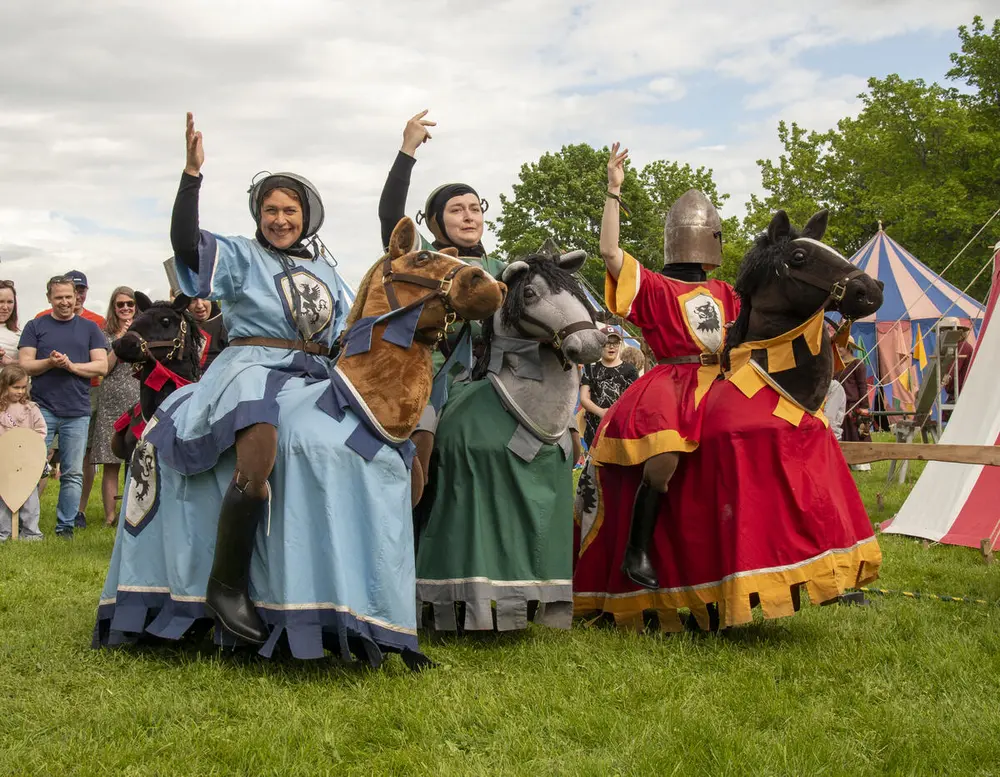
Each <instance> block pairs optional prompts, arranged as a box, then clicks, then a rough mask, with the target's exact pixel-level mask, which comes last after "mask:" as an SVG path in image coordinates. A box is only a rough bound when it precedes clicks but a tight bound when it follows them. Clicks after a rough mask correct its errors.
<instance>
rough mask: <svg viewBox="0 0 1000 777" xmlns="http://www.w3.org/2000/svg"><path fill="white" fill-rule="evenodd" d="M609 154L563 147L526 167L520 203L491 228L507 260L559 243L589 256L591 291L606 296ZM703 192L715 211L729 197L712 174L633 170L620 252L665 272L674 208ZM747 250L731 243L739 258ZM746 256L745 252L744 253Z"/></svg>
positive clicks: (669, 165) (672, 166)
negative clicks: (667, 228) (603, 246)
mask: <svg viewBox="0 0 1000 777" xmlns="http://www.w3.org/2000/svg"><path fill="white" fill-rule="evenodd" d="M609 153H610V151H609V149H608V148H607V147H605V148H602V149H595V148H593V147H592V146H589V145H587V144H585V143H581V144H576V145H569V146H564V147H563V148H562V149H561V150H560V151H558V152H556V153H547V154H544V155H542V157H541V158H540V159H539V160H538V161H537V162H533V163H528V164H524V165H522V166H521V172H520V176H519V181H518V183H516V184H514V186H513V190H514V196H513V197H511V198H508V197H506V196H504V195H501V196H500V204H501V208H502V210H501V213H500V215H499V216H498V217H497V219H496V221H495V222H492V223H491V224H490V228H491V229H492V230H493V231H494V232H495V233H496V235H497V244H498V249H499V251H500V253H502V254H503V255H504V256H507V257H510V258H514V257H517V256H523V255H525V254H527V253H531V252H533V251H535V250H537V249H538V247H539V246H540V245H541V243H542V242H543V241H544V240H545V239H546V238H547V237H552V238H553V239H554V240H555V241H556V243H557V244H558V245H559V246H560V247H562V248H564V249H566V250H570V249H577V248H582V249H584V250H585V251H586V252H587V255H588V261H587V264H586V266H585V267H584V270H583V273H582V274H583V277H584V279H585V280H586V281H587V283H588V284H589V285H590V286H591V288H593V289H595V290H597V291H598V292H600V291H601V290H602V289H603V288H604V263H603V262H602V261H601V258H600V234H601V216H602V214H603V212H604V200H605V192H606V191H607V163H608V155H609ZM692 187H694V188H698V189H701V190H702V191H704V192H705V193H706V194H707V195H708V196H709V197H710V198H711V199H712V200H713V202H715V204H716V206H717V207H719V206H721V205H722V204H723V203H724V202H725V201H726V199H728V197H729V195H728V194H719V192H718V191H717V189H716V186H715V182H714V181H713V180H712V171H711V170H706V169H705V168H697V169H693V168H692V167H691V166H690V165H683V166H682V165H678V164H676V163H674V162H666V161H662V160H658V161H655V162H651V163H650V164H648V165H646V166H645V167H644V168H643V169H642V170H641V171H637V170H636V169H635V167H633V166H631V165H626V168H625V183H624V185H623V186H622V200H623V201H624V202H625V204H626V206H627V207H628V211H629V215H628V216H626V215H625V214H624V213H623V214H622V221H621V245H622V248H623V249H624V250H626V251H628V252H629V253H630V254H632V255H633V256H634V257H635V258H636V259H638V260H639V262H640V263H642V264H643V265H644V266H646V267H648V268H650V269H653V270H658V269H660V268H661V267H662V266H663V221H664V218H665V216H666V212H667V210H669V208H670V205H671V204H672V203H673V201H674V200H676V199H677V197H679V196H680V195H681V194H683V193H684V192H685V191H687V190H688V189H690V188H692ZM723 231H724V235H728V234H729V232H730V231H731V232H732V234H733V235H734V236H738V233H739V231H740V225H739V221H738V219H735V218H732V219H727V220H726V222H724V224H723ZM740 245H743V242H741V241H737V242H734V243H732V245H730V244H728V243H727V247H726V249H725V250H726V252H727V253H733V252H734V251H736V250H739V249H738V246H740ZM740 256H742V251H741V252H740Z"/></svg>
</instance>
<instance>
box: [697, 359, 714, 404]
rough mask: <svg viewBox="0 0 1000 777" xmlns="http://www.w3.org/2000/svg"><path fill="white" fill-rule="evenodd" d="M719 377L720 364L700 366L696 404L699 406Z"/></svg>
mask: <svg viewBox="0 0 1000 777" xmlns="http://www.w3.org/2000/svg"><path fill="white" fill-rule="evenodd" d="M718 377H719V367H718V365H708V364H706V365H704V366H702V367H699V368H698V385H697V387H696V388H695V390H694V406H695V407H698V405H700V404H701V400H703V399H704V398H705V395H706V394H707V393H708V390H709V389H710V388H712V384H713V383H715V379H716V378H718Z"/></svg>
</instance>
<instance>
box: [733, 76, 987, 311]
mask: <svg viewBox="0 0 1000 777" xmlns="http://www.w3.org/2000/svg"><path fill="white" fill-rule="evenodd" d="M860 99H861V101H862V110H861V112H860V113H859V114H858V116H857V117H855V118H845V119H842V120H841V121H840V122H839V123H838V125H837V129H836V130H833V131H830V132H826V133H816V132H807V131H806V130H804V129H802V128H801V127H798V126H797V125H792V127H791V129H789V128H787V127H786V126H785V125H783V124H782V125H779V139H780V140H781V141H782V144H783V146H784V151H785V153H784V154H782V155H781V156H780V157H779V159H778V161H777V162H771V161H770V160H760V161H759V162H758V165H759V166H760V169H761V176H762V183H763V185H764V189H765V190H766V191H767V194H766V196H764V197H762V198H758V197H753V198H752V199H751V202H750V203H749V205H748V207H749V212H748V214H747V217H746V220H745V226H746V228H747V230H748V231H756V230H759V229H760V228H762V225H763V224H764V223H766V218H767V216H768V214H769V213H770V212H771V211H773V210H775V209H777V208H779V207H784V208H785V209H786V210H788V211H789V214H790V215H791V216H792V218H793V221H800V222H801V221H804V220H805V218H807V217H808V214H809V212H810V211H812V210H815V209H817V208H819V207H828V208H829V209H830V210H831V227H830V233H829V234H830V239H831V242H832V243H833V244H834V245H836V246H837V247H838V248H840V249H841V250H842V251H844V252H845V253H848V254H850V253H852V252H854V251H856V250H857V249H858V248H860V247H861V246H862V245H863V244H864V243H865V242H866V241H867V240H868V239H869V238H871V237H872V235H874V234H875V232H876V231H877V229H878V225H879V223H880V222H881V223H882V224H883V225H884V227H885V229H886V231H887V232H889V234H891V236H892V237H893V238H895V239H896V240H897V241H899V242H900V243H902V244H903V245H904V246H906V247H907V248H908V249H909V250H910V251H911V252H912V253H913V254H914V255H915V256H917V257H918V258H919V259H920V260H921V261H923V262H925V263H926V264H927V265H928V266H930V267H931V268H932V269H934V270H937V271H941V270H943V269H944V268H945V267H946V266H947V265H948V263H949V262H950V261H951V260H952V258H953V257H954V256H955V255H956V254H957V253H958V251H959V250H960V249H961V248H962V247H963V246H964V245H965V243H966V242H967V241H968V240H969V239H970V238H972V237H973V236H974V235H975V233H976V232H977V231H978V230H979V228H980V227H981V226H982V225H983V224H985V223H986V222H987V220H988V219H989V218H990V216H991V215H992V214H993V212H994V210H996V208H997V206H998V205H1000V202H997V188H996V181H997V175H996V172H997V161H996V160H997V159H998V157H1000V134H998V133H997V132H995V131H992V130H990V129H989V128H988V127H986V126H985V125H984V124H983V123H982V122H981V121H977V119H976V117H975V115H974V112H973V109H972V108H971V107H970V105H969V104H968V101H967V100H966V99H964V98H963V97H962V96H961V95H960V94H959V93H958V91H957V90H955V89H950V88H945V87H942V86H940V85H938V84H929V85H928V84H926V83H925V82H924V81H923V80H920V79H916V80H910V81H907V80H904V79H902V78H900V77H899V76H898V75H890V76H888V77H887V78H884V79H876V78H873V79H870V80H869V82H868V91H867V92H865V93H863V94H861V95H860ZM998 236H1000V222H997V221H994V222H993V224H992V225H991V228H990V229H989V230H987V231H986V232H984V233H983V235H981V236H980V238H979V239H978V241H976V243H975V244H974V245H973V246H970V248H969V249H968V250H967V252H966V253H965V254H964V255H963V256H962V258H961V259H959V260H958V261H957V262H956V263H955V264H954V265H953V266H952V267H951V268H950V269H949V270H948V272H947V280H949V281H951V282H952V283H954V284H955V285H957V286H959V287H960V288H964V287H965V286H966V285H967V284H968V283H970V282H971V281H972V280H973V278H974V277H975V275H976V273H977V272H978V271H979V269H980V268H981V266H982V264H983V261H984V259H985V258H986V255H987V252H988V249H989V246H991V245H992V243H993V242H995V241H996V239H997V237H998ZM988 285H989V279H988V275H986V276H981V277H980V280H979V281H978V282H977V283H976V284H975V285H973V286H972V288H971V289H970V293H972V294H973V295H975V296H978V297H980V298H981V297H982V296H983V295H985V293H986V291H987V290H988Z"/></svg>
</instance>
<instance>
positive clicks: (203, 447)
mask: <svg viewBox="0 0 1000 777" xmlns="http://www.w3.org/2000/svg"><path fill="white" fill-rule="evenodd" d="M199 256H200V271H199V272H198V273H197V274H195V273H193V272H192V271H191V270H189V269H188V268H187V267H186V266H184V265H182V264H181V263H180V262H175V264H176V269H177V275H178V277H179V279H180V284H181V289H182V290H183V292H184V293H185V294H188V295H189V296H197V297H202V298H210V299H216V300H218V301H219V302H220V303H221V306H222V313H223V319H224V321H225V325H226V327H227V329H228V330H229V336H230V338H231V339H236V338H241V337H272V338H281V339H286V340H293V339H296V338H297V337H298V336H299V335H298V332H297V329H296V326H295V321H294V314H293V310H294V309H295V304H294V302H293V299H292V297H293V295H292V292H291V289H290V285H289V277H288V276H289V274H290V275H291V277H292V278H293V279H294V282H295V285H296V286H297V287H298V289H299V294H300V300H301V301H300V305H299V307H300V310H301V312H302V315H301V316H300V318H301V322H300V328H299V330H300V331H303V332H304V333H305V334H306V335H308V336H309V338H310V339H311V340H312V341H314V342H319V343H322V344H323V345H324V346H330V345H332V344H333V342H334V339H335V338H336V337H337V335H338V334H339V333H340V331H341V330H342V329H343V326H344V321H345V319H346V317H347V313H348V310H349V306H348V304H347V301H346V298H345V296H344V292H343V287H342V283H341V281H340V278H339V276H338V275H337V273H336V271H335V270H334V269H333V267H331V266H330V265H328V264H327V263H326V262H325V261H324V260H323V259H316V260H308V259H297V258H294V257H288V260H291V261H290V263H289V265H288V267H287V270H286V269H285V268H283V267H282V264H281V260H280V259H279V256H278V254H277V253H275V252H272V251H270V250H268V249H266V248H264V247H263V246H261V245H260V244H259V243H257V242H256V241H254V240H250V239H247V238H242V237H236V238H223V237H219V236H216V235H213V234H211V233H208V232H202V233H201V241H200V244H199ZM288 260H286V261H288ZM331 376H332V377H333V379H334V384H335V385H332V384H331ZM342 381H343V376H342V375H341V374H340V373H339V372H336V373H335V372H333V371H331V369H330V363H329V360H328V359H326V358H323V357H317V356H312V355H309V354H306V353H304V352H303V351H296V350H286V349H281V348H272V347H265V346H235V347H230V348H227V349H225V350H224V351H223V352H222V353H221V354H219V356H218V358H217V359H216V360H215V362H214V363H213V364H212V366H211V368H210V369H209V370H207V371H206V373H205V375H204V376H203V377H202V379H201V381H200V382H199V383H196V384H192V385H190V386H185V387H183V388H181V389H178V390H177V391H176V392H175V393H174V394H172V395H171V396H170V397H168V398H167V400H166V401H165V402H164V403H163V405H162V406H161V407H160V408H159V410H158V411H157V413H156V414H155V416H154V417H153V419H151V421H150V423H149V425H148V426H147V429H146V432H145V434H144V435H143V440H142V441H141V442H140V444H139V446H138V447H137V452H136V456H135V457H134V458H133V461H132V464H131V467H130V478H129V482H128V486H127V493H126V498H125V500H124V504H123V507H122V513H121V520H120V521H119V527H120V528H119V531H118V536H117V539H116V542H115V548H114V553H113V555H112V559H111V565H110V568H109V570H108V576H107V580H106V582H105V585H104V590H103V593H102V595H101V601H100V605H99V609H98V621H97V625H96V627H95V634H94V642H95V646H99V645H110V644H117V643H120V642H127V641H134V640H135V639H136V638H137V637H138V636H139V635H143V634H150V635H153V636H156V637H163V638H167V639H178V638H180V637H181V636H182V635H183V634H185V633H186V632H187V631H188V629H189V628H190V627H191V626H192V625H193V624H194V622H195V620H197V619H198V618H203V617H206V616H205V609H204V603H205V590H206V586H207V583H208V577H209V573H210V571H211V568H212V561H213V555H214V550H215V537H216V530H217V528H218V517H219V510H220V506H221V503H222V498H223V495H224V494H225V492H226V489H227V488H228V487H229V484H230V481H231V480H232V477H233V471H234V468H235V462H236V451H235V448H234V446H233V444H234V442H235V438H236V433H237V432H238V431H239V430H240V429H244V428H246V427H248V426H251V425H252V424H256V423H267V424H272V425H274V426H276V427H277V429H278V456H277V461H276V464H275V467H274V471H273V472H272V474H271V477H270V479H269V482H270V488H271V500H270V515H269V517H268V519H267V521H266V522H262V524H261V525H260V527H259V528H258V533H257V540H256V547H255V549H254V555H253V560H252V564H251V573H250V595H251V597H252V599H253V600H254V602H255V603H256V604H257V607H258V612H259V613H260V615H261V617H262V619H263V620H264V621H265V623H267V624H268V626H269V627H271V635H270V639H269V640H268V642H267V643H266V644H265V645H264V646H263V647H262V648H261V650H260V652H261V654H262V655H264V656H270V655H271V654H272V652H273V650H274V648H275V646H276V645H277V644H278V641H279V640H280V638H281V636H282V635H283V634H284V635H286V636H287V639H288V643H289V646H290V648H291V652H292V654H293V655H294V656H296V657H297V658H318V657H321V656H323V655H324V648H326V649H330V650H333V651H335V652H339V653H340V655H341V656H342V657H344V658H348V657H350V655H351V654H352V653H353V654H354V655H357V656H360V657H363V658H365V659H367V660H368V661H370V662H371V663H373V664H378V663H379V662H380V660H381V658H382V654H383V652H384V651H391V652H397V651H398V652H405V651H416V650H417V638H416V611H415V574H414V554H413V529H412V523H411V512H410V483H409V472H408V470H409V466H410V463H411V461H412V446H410V444H409V443H408V442H406V443H403V444H402V445H400V444H398V442H396V443H395V444H393V441H388V440H385V439H380V438H379V435H378V432H377V428H376V427H375V425H373V424H372V423H371V422H370V421H369V420H368V419H366V418H364V417H363V416H364V412H363V408H358V407H357V402H354V403H353V407H354V408H355V410H357V412H355V410H352V409H351V407H350V406H348V402H347V401H344V400H343V397H344V396H345V395H349V394H350V392H349V391H344V390H337V389H338V388H339V389H343V388H344V384H343V383H342ZM324 395H325V397H324ZM321 397H324V400H323V401H319V400H320V398H321ZM337 398H341V400H342V401H339V402H338V401H337ZM321 408H322V409H321ZM338 418H339V419H340V420H338ZM359 440H360V441H361V442H360V444H359ZM216 634H217V639H218V640H219V641H223V640H228V639H231V638H230V637H229V636H228V635H227V634H225V632H223V631H222V630H221V629H218V628H217V629H216Z"/></svg>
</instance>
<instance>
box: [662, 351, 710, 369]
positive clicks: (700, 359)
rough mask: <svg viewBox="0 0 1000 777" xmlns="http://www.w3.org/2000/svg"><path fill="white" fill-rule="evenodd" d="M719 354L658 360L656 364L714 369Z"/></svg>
mask: <svg viewBox="0 0 1000 777" xmlns="http://www.w3.org/2000/svg"><path fill="white" fill-rule="evenodd" d="M719 363H720V362H719V354H717V353H699V354H697V355H694V356H671V357H670V358H669V359H660V360H659V361H658V362H657V364H700V365H701V366H703V367H714V366H716V365H718V364H719Z"/></svg>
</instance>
